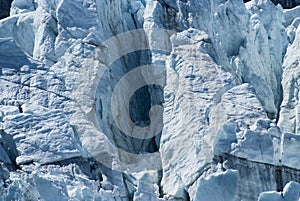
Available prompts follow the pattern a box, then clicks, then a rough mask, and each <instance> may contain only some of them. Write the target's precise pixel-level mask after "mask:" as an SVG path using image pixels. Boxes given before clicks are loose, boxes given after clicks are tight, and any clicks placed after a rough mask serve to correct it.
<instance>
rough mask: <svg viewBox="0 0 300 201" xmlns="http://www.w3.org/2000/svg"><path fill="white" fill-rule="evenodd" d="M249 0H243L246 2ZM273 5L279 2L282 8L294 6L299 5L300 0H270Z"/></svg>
mask: <svg viewBox="0 0 300 201" xmlns="http://www.w3.org/2000/svg"><path fill="white" fill-rule="evenodd" d="M248 1H250V0H244V2H245V3H246V2H248ZM271 1H272V2H273V3H274V4H275V5H277V4H280V5H281V6H282V7H283V8H284V9H289V8H294V7H296V6H298V5H300V0H271Z"/></svg>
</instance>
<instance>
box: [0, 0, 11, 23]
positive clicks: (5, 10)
mask: <svg viewBox="0 0 300 201" xmlns="http://www.w3.org/2000/svg"><path fill="white" fill-rule="evenodd" d="M11 2H12V0H0V19H3V18H5V17H8V16H9V11H10V6H11Z"/></svg>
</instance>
